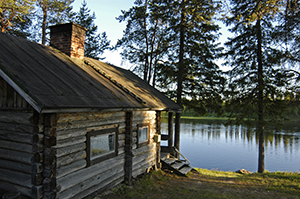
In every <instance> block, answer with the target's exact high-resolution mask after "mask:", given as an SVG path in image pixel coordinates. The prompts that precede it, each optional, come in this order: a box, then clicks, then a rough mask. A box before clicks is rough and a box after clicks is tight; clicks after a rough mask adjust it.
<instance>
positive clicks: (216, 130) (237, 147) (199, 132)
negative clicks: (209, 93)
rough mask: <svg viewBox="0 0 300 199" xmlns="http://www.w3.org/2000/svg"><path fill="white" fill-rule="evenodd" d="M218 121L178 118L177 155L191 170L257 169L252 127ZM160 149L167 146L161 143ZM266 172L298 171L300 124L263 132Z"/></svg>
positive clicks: (165, 126)
mask: <svg viewBox="0 0 300 199" xmlns="http://www.w3.org/2000/svg"><path fill="white" fill-rule="evenodd" d="M222 122H224V121H221V120H207V119H205V120H198V119H181V124H180V152H181V153H182V154H183V155H184V156H185V157H186V158H187V159H188V160H189V161H190V162H191V165H192V166H193V167H199V168H205V169H211V170H220V171H236V170H239V169H246V170H248V171H251V172H256V171H257V168H258V136H256V133H255V128H253V127H246V126H242V125H231V126H227V127H226V126H224V125H223V124H222ZM161 127H162V134H167V132H168V124H167V119H166V118H163V120H162V126H161ZM161 144H162V146H167V142H166V141H162V143H161ZM265 169H266V170H268V171H292V172H295V171H300V123H299V122H289V123H285V125H284V126H283V127H282V128H281V129H275V128H271V127H270V128H266V130H265Z"/></svg>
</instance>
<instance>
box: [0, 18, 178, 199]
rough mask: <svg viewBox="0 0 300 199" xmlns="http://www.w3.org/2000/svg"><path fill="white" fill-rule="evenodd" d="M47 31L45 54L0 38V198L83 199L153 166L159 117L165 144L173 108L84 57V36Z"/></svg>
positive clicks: (123, 73)
mask: <svg viewBox="0 0 300 199" xmlns="http://www.w3.org/2000/svg"><path fill="white" fill-rule="evenodd" d="M50 29H51V33H50V35H51V36H50V37H51V39H50V46H45V45H40V44H37V43H33V42H30V41H27V40H24V39H21V38H17V37H14V36H11V35H8V34H5V33H0V196H1V195H5V194H6V195H7V194H10V196H11V198H13V197H15V198H34V199H40V198H61V199H66V198H85V197H88V196H90V195H93V194H96V193H100V192H102V191H104V190H106V189H108V188H111V187H113V186H115V185H117V184H119V183H121V182H125V183H127V184H131V182H132V178H134V177H136V176H137V175H140V174H142V173H144V172H146V171H147V170H148V169H150V168H159V167H160V166H161V164H160V152H161V146H160V142H161V112H162V111H166V112H168V115H169V125H170V126H169V133H170V135H167V136H164V137H165V138H166V140H169V141H168V143H170V144H169V145H173V141H172V140H173V138H172V137H173V113H176V116H177V118H180V111H181V108H180V107H179V106H178V105H177V104H176V103H174V102H173V101H172V100H170V99H168V98H167V97H166V96H164V94H162V93H161V92H159V91H157V90H156V89H154V88H153V87H151V86H150V85H148V84H147V82H145V81H143V80H142V79H140V78H139V77H138V76H136V75H135V74H133V73H132V72H131V71H129V70H125V69H122V68H119V67H116V66H112V65H110V64H107V63H103V62H101V61H98V60H95V59H91V58H88V57H84V41H85V31H86V30H85V29H84V28H82V27H80V26H79V25H77V24H74V23H68V24H62V25H56V26H52V27H51V28H50ZM178 116H179V117H178ZM176 122H177V123H179V119H177V120H176ZM175 126H177V128H175V138H176V136H177V137H179V136H178V135H179V129H178V126H179V125H178V124H177V125H175ZM178 139H179V138H177V141H175V144H176V143H177V145H178V143H179V141H178ZM169 148H170V146H169Z"/></svg>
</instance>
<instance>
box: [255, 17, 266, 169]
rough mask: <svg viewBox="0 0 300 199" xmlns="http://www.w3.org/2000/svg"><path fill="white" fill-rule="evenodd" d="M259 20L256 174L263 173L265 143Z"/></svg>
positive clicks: (259, 28) (257, 23) (257, 26)
mask: <svg viewBox="0 0 300 199" xmlns="http://www.w3.org/2000/svg"><path fill="white" fill-rule="evenodd" d="M260 23H261V22H260V20H257V22H256V28H257V30H256V31H257V62H258V129H257V132H258V134H259V147H258V149H259V152H258V153H259V155H258V172H259V173H263V172H264V171H265V141H264V117H263V116H264V110H263V108H264V104H263V100H264V96H263V91H264V80H263V63H262V33H261V24H260Z"/></svg>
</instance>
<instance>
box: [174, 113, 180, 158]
mask: <svg viewBox="0 0 300 199" xmlns="http://www.w3.org/2000/svg"><path fill="white" fill-rule="evenodd" d="M180 116H181V113H176V118H175V120H176V121H175V143H174V146H175V147H176V148H177V149H178V150H179V147H180V146H179V144H180ZM176 156H177V158H179V154H176Z"/></svg>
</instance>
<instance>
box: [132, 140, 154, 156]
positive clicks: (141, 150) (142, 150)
mask: <svg viewBox="0 0 300 199" xmlns="http://www.w3.org/2000/svg"><path fill="white" fill-rule="evenodd" d="M155 147H156V143H155V142H154V143H151V144H148V145H146V146H144V147H140V148H137V149H135V150H133V151H132V153H133V156H138V155H139V154H142V153H146V152H148V151H152V150H154V149H155Z"/></svg>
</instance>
